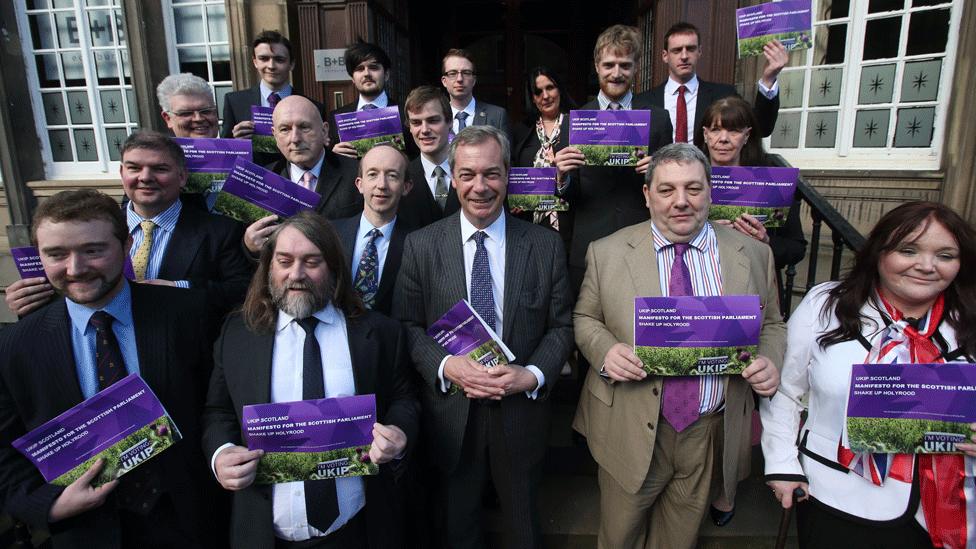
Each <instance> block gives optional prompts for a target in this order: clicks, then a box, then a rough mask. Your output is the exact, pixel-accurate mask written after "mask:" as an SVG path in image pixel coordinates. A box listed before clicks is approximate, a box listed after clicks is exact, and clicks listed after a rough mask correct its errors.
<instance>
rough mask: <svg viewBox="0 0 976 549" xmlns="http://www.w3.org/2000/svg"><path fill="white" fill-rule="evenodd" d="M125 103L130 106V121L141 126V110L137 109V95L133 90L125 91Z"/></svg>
mask: <svg viewBox="0 0 976 549" xmlns="http://www.w3.org/2000/svg"><path fill="white" fill-rule="evenodd" d="M125 101H126V103H128V104H129V120H130V121H131V122H132V123H133V124H139V110H138V108H137V107H136V94H135V92H133V91H132V90H125Z"/></svg>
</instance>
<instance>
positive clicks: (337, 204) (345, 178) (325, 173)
mask: <svg viewBox="0 0 976 549" xmlns="http://www.w3.org/2000/svg"><path fill="white" fill-rule="evenodd" d="M265 167H266V168H268V169H269V170H271V171H273V172H275V173H277V174H278V175H280V176H282V177H284V178H286V179H291V173H290V170H289V162H288V161H287V160H285V159H282V160H280V161H278V162H275V163H274V164H270V165H268V166H265ZM358 174H359V161H358V160H356V159H355V158H349V157H346V156H342V155H338V154H333V153H332V151H329V150H326V151H325V160H323V161H322V171H321V172H319V179H318V181H317V182H316V184H315V192H317V193H319V194H320V195H321V196H322V198H320V199H319V203H318V206H317V207H316V208H315V211H316V212H318V213H320V214H322V216H323V217H325V218H326V219H340V218H343V217H349V216H351V215H355V214H356V213H359V212H361V211H363V195H361V194H359V189H357V188H356V177H357V176H358Z"/></svg>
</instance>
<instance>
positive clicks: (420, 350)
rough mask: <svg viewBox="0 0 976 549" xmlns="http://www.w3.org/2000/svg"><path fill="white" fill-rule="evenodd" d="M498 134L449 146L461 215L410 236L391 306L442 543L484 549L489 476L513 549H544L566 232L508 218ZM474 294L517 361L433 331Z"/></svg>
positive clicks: (503, 143) (565, 304)
mask: <svg viewBox="0 0 976 549" xmlns="http://www.w3.org/2000/svg"><path fill="white" fill-rule="evenodd" d="M508 147H509V146H508V139H507V138H506V137H505V136H504V135H503V134H502V133H501V131H500V130H498V129H497V128H493V127H491V126H472V127H469V128H467V129H465V130H462V131H461V133H459V134H458V135H457V137H456V138H455V139H454V142H453V143H452V145H451V153H450V155H451V167H452V169H453V173H454V178H453V182H454V186H455V188H456V190H457V194H458V198H459V199H460V202H461V211H460V212H459V213H457V214H453V215H451V216H450V217H447V218H445V219H442V220H441V221H438V222H437V223H434V224H432V225H429V226H427V227H426V228H424V229H421V230H419V231H415V232H413V233H411V234H410V235H408V236H407V242H406V245H405V246H404V252H403V265H402V266H401V267H400V277H399V279H398V281H397V288H396V290H395V293H394V298H393V310H394V314H395V315H396V317H397V318H399V319H400V320H402V321H403V323H404V325H405V326H406V327H407V333H408V338H409V343H410V353H411V356H412V357H413V362H414V365H415V367H416V368H417V371H418V372H419V373H420V375H421V377H422V378H423V380H424V382H425V383H424V385H423V387H422V390H421V395H422V396H421V402H422V405H423V417H424V427H425V432H426V433H427V434H428V437H427V445H426V448H427V454H428V455H429V456H431V457H430V459H431V461H432V462H433V464H434V466H435V467H436V468H437V469H438V474H439V476H440V478H439V481H438V482H437V484H436V486H438V491H439V493H438V494H437V498H436V499H437V500H438V501H439V504H440V507H441V511H442V513H443V516H444V521H443V522H442V523H440V524H438V525H437V526H436V531H437V532H438V534H439V535H441V536H443V538H444V542H445V546H446V547H451V548H467V547H484V539H483V537H482V533H481V532H482V528H481V524H480V520H479V517H480V516H481V515H482V513H481V508H480V507H481V492H482V490H481V488H482V486H483V485H484V482H485V479H486V475H487V474H488V471H489V469H490V471H491V476H492V478H493V479H494V484H495V488H496V490H497V492H498V495H499V499H500V500H501V505H502V511H503V515H504V520H505V526H504V528H503V530H502V531H503V532H504V535H505V538H506V539H505V541H506V543H505V546H506V547H540V546H541V531H540V528H539V521H538V513H537V511H536V496H537V494H538V488H539V480H540V478H541V472H542V463H543V457H544V455H545V450H546V440H547V439H548V436H547V435H548V429H549V405H548V400H547V399H546V398H545V397H546V396H547V394H548V393H549V392H550V391H551V390H552V387H553V385H554V384H555V382H556V381H557V380H558V379H559V370H560V368H561V367H562V365H563V363H564V362H565V361H566V358H567V357H568V356H569V352H570V350H571V349H572V324H571V322H570V318H569V308H570V305H571V302H572V298H571V296H570V290H569V285H568V283H567V280H566V269H565V255H564V254H565V253H564V251H563V246H562V242H561V241H560V239H559V235H557V234H556V233H554V232H552V231H549V230H546V229H544V228H542V227H539V226H538V225H533V224H531V223H526V222H524V221H521V220H519V219H516V218H514V217H512V216H510V215H508V214H506V213H505V211H504V205H505V188H506V185H507V179H508V170H509V161H510V153H509V150H508ZM462 299H467V300H468V301H469V303H470V304H471V306H472V307H473V309H474V310H475V311H477V312H478V314H479V315H480V316H481V318H483V319H484V321H485V323H486V324H487V325H488V326H490V327H491V328H492V329H493V330H494V332H495V333H497V334H498V336H499V337H500V338H501V339H502V341H504V342H505V344H506V345H507V346H508V348H509V349H511V351H512V352H513V353H514V355H515V361H514V363H513V364H500V365H497V366H493V367H490V368H486V367H484V366H482V365H481V364H480V363H478V362H476V361H474V360H472V359H471V358H469V357H467V356H453V355H450V354H448V352H447V351H446V350H445V349H444V348H442V347H441V346H440V345H438V344H437V343H436V342H435V341H434V340H433V339H432V338H431V337H430V336H428V335H427V333H426V330H427V328H428V327H429V326H430V325H431V324H433V323H434V322H435V321H437V320H438V319H439V318H440V317H441V316H443V315H444V313H445V312H447V311H448V310H449V309H451V308H452V307H453V306H454V305H456V304H457V303H458V302H459V301H460V300H462Z"/></svg>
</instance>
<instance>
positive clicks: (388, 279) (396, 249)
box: [333, 215, 411, 316]
mask: <svg viewBox="0 0 976 549" xmlns="http://www.w3.org/2000/svg"><path fill="white" fill-rule="evenodd" d="M361 217H362V216H360V215H354V216H352V217H346V218H343V219H337V220H336V221H335V222H334V223H333V224H334V225H335V228H336V231H337V232H338V233H339V240H340V241H341V242H342V249H343V251H344V252H345V254H346V261H348V262H349V264H350V265H351V266H352V267H351V268H352V270H351V271H350V273H352V275H353V281H355V278H356V276H355V272H356V265H352V255H353V253H354V251H355V249H356V233H357V232H359V220H360V218H361ZM410 230H411V228H410V227H409V226H408V225H407V223H406V222H405V220H403V219H401V218H400V216H399V215H398V216H397V220H396V224H395V225H393V233H391V234H390V247H389V249H387V250H386V262H384V263H383V272H382V273H380V287H379V289H378V290H377V292H376V300H375V302H374V305H373V310H374V311H376V312H379V313H383V314H384V315H387V316H390V311H391V309H392V308H393V287H394V286H395V285H396V279H397V274H398V273H399V272H400V261H401V260H402V258H403V241H404V240H406V238H407V233H409V232H410Z"/></svg>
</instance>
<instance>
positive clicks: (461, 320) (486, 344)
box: [427, 299, 515, 367]
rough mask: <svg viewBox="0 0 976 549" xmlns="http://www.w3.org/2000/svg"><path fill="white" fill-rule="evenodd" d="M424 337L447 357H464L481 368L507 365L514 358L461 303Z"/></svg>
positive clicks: (465, 304) (468, 307)
mask: <svg viewBox="0 0 976 549" xmlns="http://www.w3.org/2000/svg"><path fill="white" fill-rule="evenodd" d="M427 335H429V336H430V337H431V338H433V339H434V341H436V342H437V344H438V345H440V346H441V347H443V348H444V350H446V351H447V352H448V353H451V354H452V355H455V356H462V355H467V356H468V357H469V358H471V359H472V360H474V361H475V362H478V363H480V364H483V365H484V366H489V367H490V366H496V365H498V364H508V363H509V362H511V361H512V360H515V355H513V354H512V352H511V351H510V350H509V349H508V347H506V346H505V344H504V343H502V342H501V340H500V339H499V338H498V336H497V335H496V334H495V333H494V331H492V329H491V328H489V327H488V325H487V324H485V322H484V320H482V319H481V316H479V315H478V313H477V312H475V310H474V308H473V307H471V305H470V304H469V303H468V302H467V301H465V300H463V299H462V300H461V301H458V302H457V304H456V305H454V306H453V307H451V308H450V310H448V311H447V312H446V313H444V316H442V317H440V318H439V319H438V320H437V322H434V324H433V325H431V327H430V328H428V329H427Z"/></svg>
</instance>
